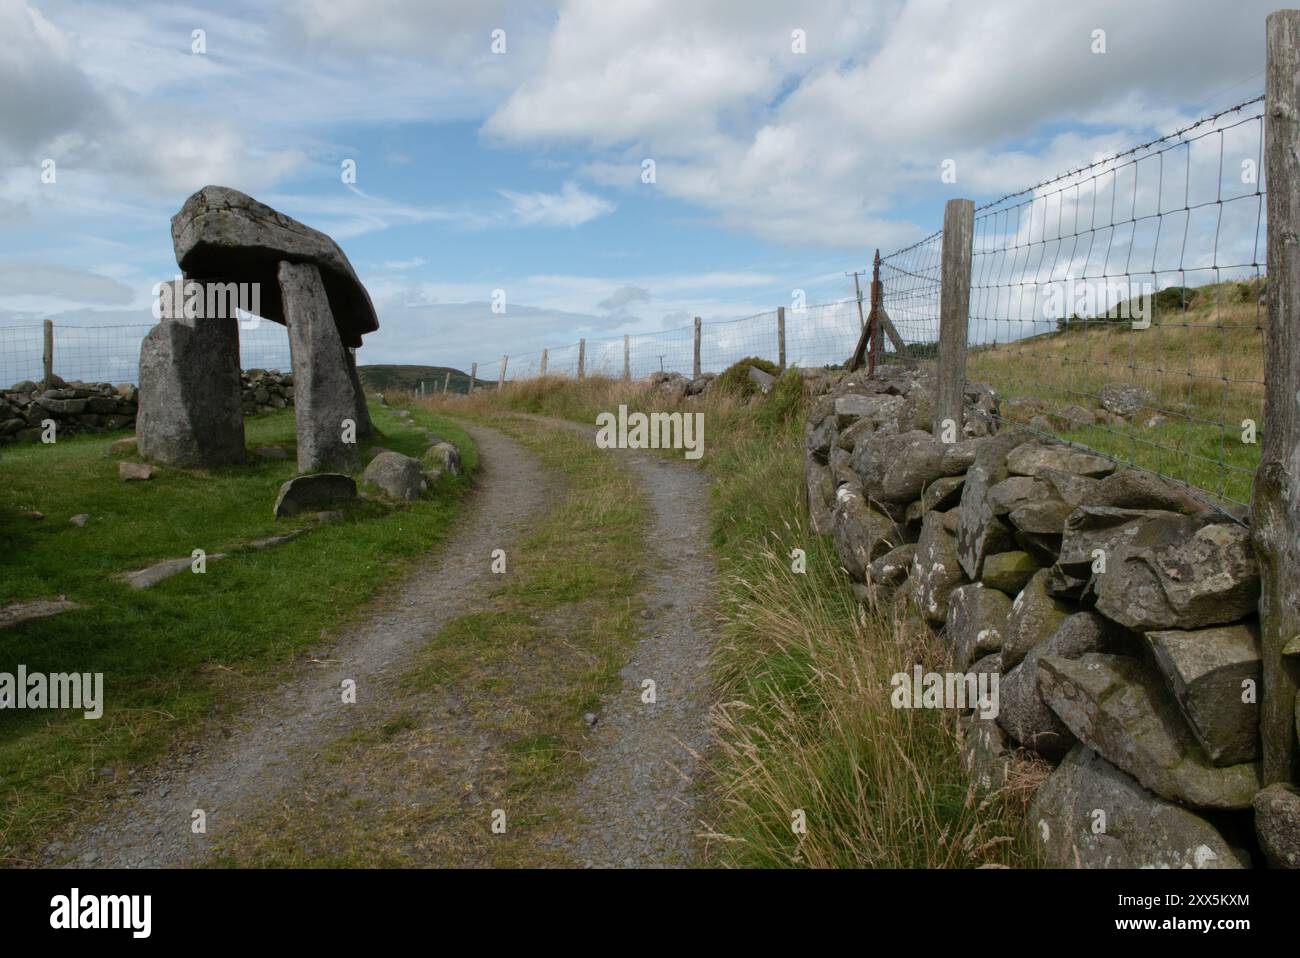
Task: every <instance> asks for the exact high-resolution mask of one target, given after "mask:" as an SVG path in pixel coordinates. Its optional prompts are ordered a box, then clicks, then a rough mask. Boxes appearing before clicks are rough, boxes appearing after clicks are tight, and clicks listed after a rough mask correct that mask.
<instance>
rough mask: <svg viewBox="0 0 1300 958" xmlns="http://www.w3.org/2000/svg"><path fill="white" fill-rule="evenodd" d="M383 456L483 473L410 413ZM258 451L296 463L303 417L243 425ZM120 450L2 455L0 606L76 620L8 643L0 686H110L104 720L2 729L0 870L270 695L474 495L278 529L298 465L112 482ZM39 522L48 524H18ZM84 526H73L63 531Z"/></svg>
mask: <svg viewBox="0 0 1300 958" xmlns="http://www.w3.org/2000/svg"><path fill="white" fill-rule="evenodd" d="M371 412H372V415H373V417H374V420H375V423H376V425H377V427H378V428H379V429H380V430H381V431H382V432H383V436H382V438H378V437H377V439H376V440H375V441H376V442H377V443H378V444H382V445H383V446H385V447H386V448H390V449H393V450H396V451H399V452H405V453H408V454H411V455H419V453H420V452H421V451H422V450H423V449H424V448H425V446H426V445H427V443H426V442H425V440H424V428H431V429H433V430H435V431H436V432H437V433H439V434H440V435H442V436H443V437H445V438H447V439H450V440H451V441H452V442H454V443H456V445H457V446H458V447H460V449H461V454H462V463H463V465H464V466H465V469H466V472H467V474H468V473H470V472H472V471H473V469H474V468H475V466H476V462H477V460H476V454H475V451H474V448H473V444H472V443H471V442H470V441H469V437H468V435H467V434H466V433H465V432H464V430H463V429H461V428H460V427H459V426H457V425H456V424H455V423H453V422H450V421H448V420H446V419H445V418H442V417H437V416H432V415H430V414H428V413H426V412H423V411H415V414H414V418H415V420H416V423H415V424H412V425H403V424H401V423H399V422H398V421H397V420H396V419H394V418H393V417H392V416H391V415H390V414H389V411H388V410H386V409H383V408H381V407H374V408H372V410H371ZM246 435H247V441H248V445H249V446H250V447H254V446H260V445H269V444H276V443H284V444H287V445H288V446H289V447H290V448H292V444H293V441H294V425H293V410H292V409H286V410H282V411H279V412H276V413H271V414H267V415H264V416H258V417H253V418H250V419H248V420H247V421H246ZM114 438H116V437H115V436H111V435H109V436H104V435H101V436H82V437H76V438H72V439H69V440H65V441H61V442H59V443H58V444H57V445H52V446H41V445H32V446H9V447H6V449H5V450H4V458H3V460H0V489H2V490H3V491H2V492H0V530H3V536H4V540H5V542H6V544H7V545H9V548H7V549H5V550H4V551H3V553H2V554H0V582H2V583H3V589H4V594H3V597H2V598H3V600H4V601H8V600H11V599H22V598H32V597H39V596H52V595H55V594H64V595H66V596H67V597H68V598H70V599H72V600H74V601H76V602H78V603H81V604H82V606H83V607H82V608H80V609H75V610H72V611H70V612H65V613H63V614H61V615H58V616H54V617H51V618H47V619H42V620H37V621H33V622H28V623H26V624H24V625H21V626H18V627H16V628H13V629H9V630H6V631H3V632H0V670H4V671H13V670H14V669H15V668H16V667H17V665H18V664H20V663H21V664H23V665H26V666H27V668H28V670H29V671H40V672H56V671H78V672H102V673H103V674H104V697H105V700H106V703H105V711H104V715H103V717H102V718H101V719H99V720H95V721H87V720H85V719H82V718H81V717H80V715H79V713H78V715H77V717H75V718H74V717H72V716H70V715H69V714H67V713H61V712H49V711H41V712H15V711H12V710H7V711H5V712H3V713H0V863H5V864H13V863H16V862H20V861H22V860H24V855H25V854H26V853H27V852H29V851H30V850H31V848H32V846H33V845H34V844H37V843H39V842H40V841H41V840H42V839H43V838H44V837H46V836H48V834H49V833H50V831H51V830H52V829H54V828H55V827H57V826H58V825H59V824H61V823H63V822H65V821H66V820H67V819H68V817H69V816H70V815H71V814H73V813H74V812H75V811H76V809H77V807H78V806H80V805H82V804H83V803H86V802H93V800H94V796H95V795H98V794H100V790H101V789H103V788H105V786H104V785H103V784H102V783H101V784H99V785H96V784H94V780H93V777H92V772H93V770H94V769H97V768H104V767H109V768H113V769H115V770H116V771H117V772H119V774H118V775H117V776H116V778H117V780H118V781H121V780H122V779H123V778H124V776H123V775H122V774H120V773H121V772H122V771H124V770H125V769H127V768H129V767H131V766H135V765H139V764H142V763H147V762H149V761H152V760H155V759H157V758H159V757H160V756H161V755H163V754H164V753H165V752H166V750H167V749H168V748H169V747H170V746H171V745H173V744H174V743H175V742H177V741H178V740H179V739H181V738H183V737H184V736H185V735H187V734H189V733H192V732H193V731H194V730H195V729H196V728H197V726H198V724H199V721H200V720H201V719H202V718H203V717H204V716H206V715H209V714H211V711H212V709H213V708H214V706H219V705H221V706H226V705H229V704H230V703H232V702H234V701H236V700H237V699H238V697H239V695H240V694H245V693H247V692H249V691H250V690H252V689H253V688H255V687H257V686H258V685H259V684H264V683H266V682H269V681H271V680H272V679H273V677H274V674H275V668H276V667H277V666H280V665H283V664H285V663H287V662H288V661H289V660H290V659H292V658H293V656H295V655H296V654H297V653H299V652H301V651H302V650H303V649H305V648H307V647H308V646H310V645H311V644H312V643H314V642H317V641H319V640H320V638H321V637H322V635H323V634H324V633H326V632H327V631H328V630H329V629H330V628H331V627H333V626H335V625H337V624H338V623H339V622H340V621H341V620H342V619H343V618H344V617H345V616H346V615H347V614H348V613H349V612H351V611H352V610H354V609H356V608H357V607H359V606H360V605H362V604H363V603H364V602H366V601H367V600H368V599H370V598H371V597H372V596H373V595H374V594H375V593H376V592H377V591H379V590H381V589H382V587H383V585H384V583H385V582H386V581H388V580H390V579H391V578H392V577H393V576H394V574H395V573H396V572H397V571H398V570H400V569H401V568H402V567H403V566H404V565H405V564H407V563H409V562H410V561H412V560H413V559H415V558H416V557H417V556H419V555H421V554H423V553H425V552H426V551H427V550H428V549H429V548H431V547H433V546H434V545H436V543H437V542H438V541H439V540H440V539H441V538H442V537H443V535H444V533H445V531H446V528H447V526H448V524H449V522H450V521H451V519H452V518H453V517H454V516H455V515H456V513H457V511H458V509H459V503H460V500H461V498H462V496H463V494H464V492H465V491H466V489H467V488H468V479H467V477H465V476H462V477H460V478H458V479H447V478H444V480H443V481H442V482H441V483H440V484H439V485H438V487H437V488H436V489H435V490H434V492H432V493H431V494H430V495H429V497H428V498H426V499H425V500H422V501H420V502H417V503H414V504H411V505H410V506H404V507H388V506H382V505H379V504H376V503H365V502H362V503H358V504H356V505H354V506H351V507H348V508H346V509H345V510H344V518H343V519H342V520H341V521H338V522H335V523H329V524H325V525H319V526H318V525H317V524H316V523H315V522H314V520H312V519H310V518H306V517H295V518H294V519H291V520H278V521H277V520H275V519H274V518H273V517H272V514H271V507H272V505H273V503H274V501H275V496H276V492H277V490H278V488H279V486H280V484H281V483H282V482H283V481H284V480H286V479H288V478H290V477H291V476H292V475H294V473H295V464H294V462H293V461H292V460H289V461H277V462H272V463H270V464H266V465H248V466H244V467H239V468H226V469H213V470H210V471H208V472H202V471H183V470H174V469H167V468H159V469H158V470H157V474H156V476H155V478H154V479H153V480H151V481H149V482H144V483H123V482H121V481H120V480H119V479H118V478H117V460H116V459H115V458H114V457H110V456H109V455H108V454H107V450H108V446H109V444H110V442H111V440H112V439H114ZM32 509H35V510H38V511H40V512H42V513H44V514H45V519H43V520H40V521H34V520H31V519H28V518H26V517H25V516H24V515H23V513H24V512H26V511H28V510H32ZM78 513H89V514H90V516H91V518H90V521H89V523H88V524H87V525H86V526H85V527H83V528H78V527H76V526H73V525H70V524H69V522H68V519H69V517H71V516H73V515H75V514H78ZM294 528H304V529H307V530H308V531H306V532H305V534H303V535H301V536H299V537H298V538H297V539H295V540H292V541H290V542H288V543H285V544H283V545H280V546H277V547H275V548H272V549H268V550H265V551H261V552H252V551H244V552H236V553H234V554H232V555H231V556H230V557H228V558H225V559H222V560H218V561H209V563H208V566H207V572H206V574H205V575H202V576H199V575H194V574H190V573H186V572H183V573H181V574H179V575H176V576H173V577H172V578H170V579H167V580H165V581H164V582H162V583H160V584H158V585H156V586H154V587H153V588H151V589H147V590H143V591H139V592H136V591H133V590H131V589H129V588H128V587H127V586H125V585H123V584H121V583H119V582H116V581H114V580H113V579H112V578H111V576H112V575H113V574H114V573H118V572H124V571H128V570H131V569H136V568H140V567H142V566H145V565H148V564H149V563H152V562H155V561H158V560H160V559H167V558H176V557H179V556H186V555H189V554H190V553H191V550H193V549H195V548H202V549H204V550H205V551H207V552H208V554H209V555H211V554H212V553H215V552H218V551H223V550H229V549H232V548H236V547H238V545H239V544H240V543H241V542H246V541H248V540H251V539H257V538H260V537H264V536H268V535H272V534H274V533H277V532H283V531H285V530H286V529H294Z"/></svg>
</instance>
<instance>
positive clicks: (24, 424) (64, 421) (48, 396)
mask: <svg viewBox="0 0 1300 958" xmlns="http://www.w3.org/2000/svg"><path fill="white" fill-rule="evenodd" d="M135 408H136V388H135V386H133V385H131V384H130V383H119V384H118V385H116V386H115V385H113V384H112V383H83V382H80V381H75V380H74V381H71V382H65V381H64V380H62V379H58V378H57V377H56V378H55V380H54V381H53V382H52V383H51V385H50V388H49V389H46V388H44V386H42V385H40V384H39V383H34V382H32V381H31V380H24V381H23V382H20V383H15V384H14V385H13V386H12V387H11V388H9V389H7V390H5V391H4V392H3V393H0V444H3V443H11V442H39V441H40V439H41V434H42V433H43V432H44V427H43V426H42V423H44V422H46V421H47V420H53V421H54V423H55V436H56V438H62V437H65V436H74V435H76V434H77V433H83V432H113V431H114V430H117V429H126V428H127V427H128V426H131V425H133V424H134V422H135Z"/></svg>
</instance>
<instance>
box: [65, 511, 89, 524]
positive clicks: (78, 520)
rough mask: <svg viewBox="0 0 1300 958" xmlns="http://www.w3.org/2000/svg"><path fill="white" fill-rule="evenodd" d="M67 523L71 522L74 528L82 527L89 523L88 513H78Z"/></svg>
mask: <svg viewBox="0 0 1300 958" xmlns="http://www.w3.org/2000/svg"><path fill="white" fill-rule="evenodd" d="M68 521H69V522H71V523H72V524H73V525H74V526H84V525H85V524H86V523H87V522H89V521H90V513H89V512H82V513H79V514H78V515H75V516H73V517H72V518H71V519H69V520H68Z"/></svg>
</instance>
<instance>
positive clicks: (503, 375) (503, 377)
mask: <svg viewBox="0 0 1300 958" xmlns="http://www.w3.org/2000/svg"><path fill="white" fill-rule="evenodd" d="M509 362H510V357H509V356H502V357H501V375H499V376H498V377H497V389H500V388H501V387H502V386H504V385H505V384H506V364H507V363H509Z"/></svg>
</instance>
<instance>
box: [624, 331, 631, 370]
mask: <svg viewBox="0 0 1300 958" xmlns="http://www.w3.org/2000/svg"><path fill="white" fill-rule="evenodd" d="M631 378H632V347H631V346H630V345H629V344H628V335H627V333H624V334H623V380H624V381H625V382H626V381H627V380H629V379H631Z"/></svg>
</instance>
